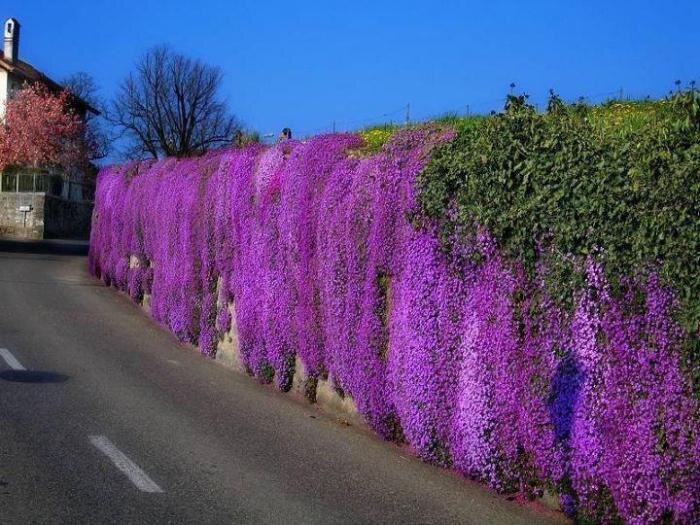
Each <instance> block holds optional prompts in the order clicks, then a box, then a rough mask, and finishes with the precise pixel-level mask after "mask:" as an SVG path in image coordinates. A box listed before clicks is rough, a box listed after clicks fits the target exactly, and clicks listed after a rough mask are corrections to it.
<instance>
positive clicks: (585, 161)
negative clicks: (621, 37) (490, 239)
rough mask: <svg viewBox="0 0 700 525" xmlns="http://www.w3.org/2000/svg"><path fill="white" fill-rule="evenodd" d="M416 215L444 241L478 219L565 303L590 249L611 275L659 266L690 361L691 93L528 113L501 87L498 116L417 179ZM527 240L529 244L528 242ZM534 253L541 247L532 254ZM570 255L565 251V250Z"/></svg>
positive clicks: (698, 168)
mask: <svg viewBox="0 0 700 525" xmlns="http://www.w3.org/2000/svg"><path fill="white" fill-rule="evenodd" d="M419 187H420V192H419V201H420V205H421V209H422V211H423V213H424V214H425V215H427V216H428V217H431V218H433V219H435V220H437V221H438V223H439V224H440V225H441V229H442V232H443V238H444V241H445V244H446V247H447V248H448V249H449V248H451V247H452V243H453V242H454V241H455V239H456V238H457V237H455V233H457V232H459V236H463V235H470V234H473V233H474V232H475V230H476V228H478V227H482V226H483V227H485V228H487V229H488V230H489V231H490V232H491V233H492V234H494V235H495V237H496V239H497V240H498V242H499V245H500V247H501V248H502V249H503V250H504V252H505V253H506V254H507V255H508V256H510V257H511V258H512V259H513V260H518V261H522V262H523V263H524V265H525V267H526V269H529V270H530V271H532V270H533V269H534V266H535V262H536V261H537V260H538V258H540V257H546V258H547V263H548V268H549V269H550V271H549V275H548V280H549V285H550V288H551V290H552V292H553V293H555V294H556V296H557V297H558V298H559V299H560V300H562V301H570V300H571V297H572V295H573V294H572V292H573V291H574V290H576V288H577V283H579V282H580V279H581V274H580V271H579V268H578V264H577V261H579V262H580V261H581V259H583V256H586V255H588V254H590V253H592V252H594V251H595V252H596V253H597V254H598V255H599V256H600V257H602V258H604V260H605V263H606V264H605V267H606V270H607V272H608V275H609V277H610V278H611V282H613V283H615V282H616V279H617V278H619V276H622V275H635V274H637V273H638V272H645V271H648V270H649V269H650V268H652V267H653V268H658V271H659V273H660V275H661V277H662V278H663V279H664V280H665V282H667V283H669V284H671V285H673V286H674V287H675V289H676V290H677V292H678V297H679V299H680V302H681V307H680V309H679V319H680V320H681V322H682V323H683V325H684V326H685V328H686V329H687V330H688V332H689V333H690V334H691V337H690V338H689V344H688V348H687V352H688V353H687V355H688V356H689V357H690V358H691V364H693V365H696V364H697V362H698V361H697V355H698V337H697V332H698V322H699V321H700V301H699V300H698V298H699V293H698V292H699V291H700V272H699V271H698V270H699V269H700V264H699V261H700V95H699V94H698V93H697V92H696V91H695V90H694V89H693V90H692V91H688V92H682V93H677V94H675V95H673V96H671V97H669V98H668V99H666V100H663V101H656V102H638V103H630V102H624V103H623V102H611V103H608V104H605V105H603V106H597V107H594V106H588V105H585V104H583V103H577V104H574V105H566V104H564V103H563V102H562V101H561V100H560V99H559V98H558V97H557V96H555V95H553V94H552V95H551V96H550V100H549V103H548V107H547V110H546V111H545V112H544V113H538V112H537V111H536V110H535V108H534V107H533V106H532V105H531V104H529V103H528V101H527V97H525V96H509V97H508V99H507V103H506V107H505V111H504V112H503V113H500V114H497V115H493V116H490V117H488V118H485V119H482V120H481V121H479V122H478V124H477V125H474V126H470V127H466V128H464V129H462V130H460V131H459V132H458V134H457V136H456V138H455V139H454V140H453V141H451V142H449V143H447V144H445V145H444V146H442V147H441V148H439V149H438V151H437V152H436V154H435V156H434V158H433V160H432V162H431V163H430V164H429V165H428V166H427V167H426V168H425V170H424V171H423V172H422V173H421V175H420V177H419ZM538 246H539V247H540V248H539V249H538ZM543 254H544V255H543ZM572 255H573V256H574V257H571V256H572Z"/></svg>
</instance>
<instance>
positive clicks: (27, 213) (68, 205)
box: [0, 18, 98, 239]
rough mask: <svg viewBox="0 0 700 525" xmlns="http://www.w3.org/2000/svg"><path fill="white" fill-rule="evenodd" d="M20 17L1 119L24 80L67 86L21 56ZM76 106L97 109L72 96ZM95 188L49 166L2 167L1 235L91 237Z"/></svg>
mask: <svg viewBox="0 0 700 525" xmlns="http://www.w3.org/2000/svg"><path fill="white" fill-rule="evenodd" d="M20 30H21V26H20V23H19V22H18V21H17V19H15V18H8V19H7V20H6V21H5V23H4V26H3V33H4V45H3V49H2V51H0V121H1V120H2V119H4V115H5V104H6V103H7V101H8V100H9V98H10V97H11V96H12V93H13V92H14V91H16V90H18V89H21V88H22V87H23V86H24V85H25V84H34V83H36V82H40V83H42V84H44V85H45V86H46V87H47V88H48V89H49V90H51V91H55V92H59V91H62V90H63V87H62V86H61V85H60V84H59V83H58V82H56V81H54V80H52V79H51V78H49V77H48V76H47V75H45V74H43V73H42V72H41V71H39V70H38V69H36V68H35V67H34V66H32V65H31V64H29V63H28V62H25V61H23V60H21V59H20V54H19V52H20V46H19V44H20ZM71 104H72V105H73V107H74V109H75V111H76V112H77V113H78V114H79V115H81V116H82V117H83V118H85V116H86V114H87V112H91V113H93V114H97V113H98V112H97V110H96V109H95V108H93V107H91V106H90V105H89V104H88V103H87V102H85V101H84V100H82V99H80V98H79V97H72V98H71ZM93 195H94V188H92V187H90V186H88V185H85V184H82V182H81V181H79V180H74V179H73V180H71V179H70V178H68V177H63V176H61V174H56V173H49V172H47V171H45V170H25V169H14V170H5V171H4V172H0V236H12V237H24V238H39V239H42V238H47V237H77V238H81V237H86V236H87V235H88V233H89V228H90V218H91V214H92V200H93Z"/></svg>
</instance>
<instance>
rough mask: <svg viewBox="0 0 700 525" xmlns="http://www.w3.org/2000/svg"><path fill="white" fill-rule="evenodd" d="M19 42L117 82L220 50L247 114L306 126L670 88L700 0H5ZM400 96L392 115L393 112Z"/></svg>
mask: <svg viewBox="0 0 700 525" xmlns="http://www.w3.org/2000/svg"><path fill="white" fill-rule="evenodd" d="M0 16H2V18H5V17H7V16H14V17H16V18H18V19H19V20H20V22H21V24H22V43H21V49H20V54H21V56H22V58H23V59H25V60H27V61H29V62H31V63H32V64H34V65H35V66H37V67H38V68H39V69H41V70H43V71H45V72H46V73H47V74H49V75H51V76H53V77H55V78H57V79H60V78H62V77H64V76H66V75H68V74H69V73H72V72H75V71H81V70H82V71H87V72H88V73H90V74H92V75H93V76H94V77H95V78H96V80H97V82H98V84H99V85H100V86H101V87H102V90H103V94H104V96H106V97H110V96H111V95H112V93H113V92H114V91H115V89H116V87H117V85H118V83H119V81H120V80H121V79H122V78H123V77H124V76H125V75H126V74H127V73H128V71H129V69H130V68H131V67H132V65H133V63H134V60H135V59H136V58H137V57H138V56H139V55H140V54H141V53H143V52H144V51H145V50H146V49H148V48H149V47H151V46H153V45H156V44H159V43H169V44H171V45H172V46H173V47H174V48H175V49H177V50H178V51H181V52H184V53H187V54H190V55H192V56H195V57H198V58H201V59H203V60H204V61H206V62H208V63H211V64H215V65H218V66H220V67H221V68H222V70H223V72H224V74H225V83H224V86H223V88H224V89H223V94H224V95H225V97H226V98H227V99H228V101H229V103H230V105H231V107H232V109H233V110H234V112H235V113H236V114H237V115H239V117H240V118H241V119H242V120H243V121H244V122H245V124H247V125H248V126H249V127H250V128H252V129H256V130H258V131H260V132H262V133H267V132H274V133H275V134H277V133H278V132H279V130H280V129H281V128H282V127H285V126H289V127H291V128H292V130H294V131H295V132H296V133H295V134H296V136H299V135H306V134H309V133H312V132H321V131H327V130H329V129H330V127H331V125H332V122H333V121H334V120H335V121H336V126H337V128H338V129H347V128H351V129H352V128H357V127H360V126H362V125H363V124H367V123H370V122H375V121H378V120H379V121H381V120H391V119H396V120H402V119H403V118H404V113H405V110H404V109H403V107H404V106H405V105H406V104H407V103H410V105H411V117H412V118H417V119H423V118H427V117H429V116H432V115H436V114H440V113H444V112H447V111H457V112H464V111H466V108H467V105H469V107H470V110H471V111H472V112H486V111H488V110H490V109H493V108H496V107H498V105H499V100H500V99H502V97H503V95H504V94H505V93H507V92H508V90H509V87H508V86H509V85H510V83H511V82H515V83H516V84H517V90H518V91H524V92H527V93H529V94H530V95H531V96H532V98H533V100H535V101H536V102H540V101H542V100H544V99H545V98H546V94H547V91H548V89H549V88H554V89H556V90H557V91H558V92H559V93H561V94H562V95H563V96H564V97H567V98H576V97H578V96H581V95H586V96H590V97H593V98H604V96H605V95H604V94H606V93H611V92H615V91H617V90H619V89H620V88H622V89H623V90H624V93H625V94H630V95H632V96H646V95H651V96H662V95H663V94H665V93H666V92H667V91H668V90H669V89H671V88H673V82H674V80H676V79H680V80H682V81H683V82H688V81H690V80H693V79H697V80H699V81H700V31H698V30H697V20H699V19H700V2H698V1H697V0H677V1H673V0H666V1H653V2H652V1H637V2H631V1H628V2H616V1H614V0H607V1H599V0H591V1H583V0H581V1H571V0H570V1H568V2H567V1H534V2H522V1H498V0H492V1H488V2H469V1H462V2H453V1H446V2H438V1H427V0H426V1H414V0H404V1H401V2H399V1H396V2H382V1H374V2H371V1H363V0H355V1H354V2H342V3H340V2H332V1H318V2H278V1H275V0H269V1H264V0H258V1H248V0H231V1H220V2H215V1H206V0H199V1H195V0H188V1H180V0H168V1H164V0H163V1H160V0H159V1H148V0H141V1H130V0H121V1H113V2H107V1H99V0H91V1H87V0H85V1H75V0H61V1H56V0H52V1H33V0H0ZM390 112H394V113H393V114H392V115H390V116H387V117H383V116H382V115H384V114H387V113H390Z"/></svg>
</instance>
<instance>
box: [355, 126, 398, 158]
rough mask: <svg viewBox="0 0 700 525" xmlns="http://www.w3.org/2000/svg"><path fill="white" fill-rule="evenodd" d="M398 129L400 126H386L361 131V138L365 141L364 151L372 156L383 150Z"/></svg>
mask: <svg viewBox="0 0 700 525" xmlns="http://www.w3.org/2000/svg"><path fill="white" fill-rule="evenodd" d="M398 129H399V127H398V126H395V125H392V124H385V125H382V126H373V127H371V128H367V129H364V130H362V131H360V136H361V137H362V138H363V139H364V140H365V145H364V146H363V148H362V151H363V152H364V153H366V154H371V153H376V152H377V151H379V150H381V149H382V146H384V144H386V143H387V142H388V141H389V139H390V138H391V137H392V136H393V135H394V133H395V132H396V131H397V130H398Z"/></svg>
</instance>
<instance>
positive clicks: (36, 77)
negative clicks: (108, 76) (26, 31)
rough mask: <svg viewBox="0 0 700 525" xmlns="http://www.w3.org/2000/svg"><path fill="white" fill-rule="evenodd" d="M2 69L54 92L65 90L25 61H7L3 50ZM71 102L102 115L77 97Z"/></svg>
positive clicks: (74, 96)
mask: <svg viewBox="0 0 700 525" xmlns="http://www.w3.org/2000/svg"><path fill="white" fill-rule="evenodd" d="M0 68H2V69H4V70H5V71H7V72H8V73H12V74H13V75H15V76H17V77H19V78H21V79H22V80H26V81H27V82H41V83H42V84H44V85H46V87H48V88H49V89H50V90H52V91H62V90H63V86H62V85H61V84H59V83H58V82H55V81H54V80H51V79H50V78H49V77H47V76H46V75H44V74H43V73H42V72H41V71H39V70H38V69H36V68H35V67H34V66H32V65H31V64H29V63H28V62H24V61H23V60H19V59H18V60H14V61H13V62H10V61H8V60H5V54H4V53H3V52H2V50H0ZM71 102H72V103H73V104H75V105H77V106H79V107H80V108H81V109H85V110H86V111H89V112H91V113H94V114H95V115H98V114H99V113H100V112H99V111H97V110H96V109H95V108H93V107H92V106H91V105H90V104H88V103H87V102H86V101H84V100H83V99H82V98H80V97H78V96H76V95H71Z"/></svg>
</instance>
